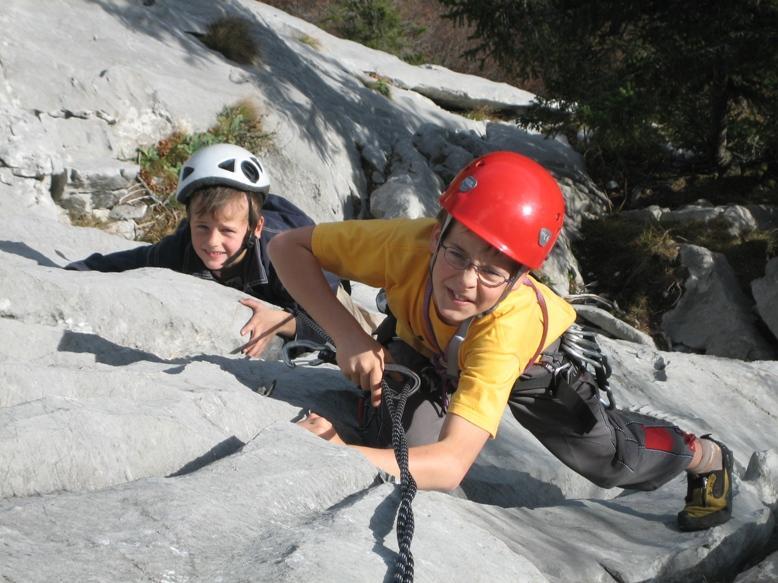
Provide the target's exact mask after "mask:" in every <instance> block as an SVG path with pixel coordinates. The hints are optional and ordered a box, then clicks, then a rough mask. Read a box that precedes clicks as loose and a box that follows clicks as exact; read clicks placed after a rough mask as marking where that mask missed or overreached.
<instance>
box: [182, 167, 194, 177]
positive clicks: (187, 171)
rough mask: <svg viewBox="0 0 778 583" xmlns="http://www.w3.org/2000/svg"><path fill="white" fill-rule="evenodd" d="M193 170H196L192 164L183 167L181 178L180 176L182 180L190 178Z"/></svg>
mask: <svg viewBox="0 0 778 583" xmlns="http://www.w3.org/2000/svg"><path fill="white" fill-rule="evenodd" d="M192 172H194V168H192V167H191V166H184V167H183V168H182V169H181V178H180V180H181V181H184V180H186V179H187V178H189V175H190V174H191V173H192Z"/></svg>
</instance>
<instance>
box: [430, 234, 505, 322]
mask: <svg viewBox="0 0 778 583" xmlns="http://www.w3.org/2000/svg"><path fill="white" fill-rule="evenodd" d="M439 236H440V226H437V227H435V230H434V231H433V236H432V240H431V242H430V249H431V250H432V251H433V252H434V250H435V247H436V245H437V239H438V237H439ZM443 245H444V246H443V247H441V248H440V250H439V252H438V256H437V259H436V260H435V265H434V266H433V268H432V298H433V301H434V303H435V307H436V309H437V311H438V316H440V318H441V319H442V320H443V321H444V322H445V323H447V324H450V325H457V324H459V323H461V322H463V321H465V320H467V319H468V318H471V317H473V316H475V315H477V314H480V313H483V312H485V311H487V310H488V309H490V308H492V307H493V306H494V305H495V303H496V302H497V301H498V300H499V299H500V297H501V296H502V294H503V292H504V291H505V286H506V285H507V284H506V283H502V284H500V285H496V286H487V285H484V284H483V282H481V281H479V273H478V271H477V270H476V267H475V266H474V265H472V263H474V264H475V265H476V266H477V269H478V270H482V271H489V272H490V273H492V274H495V273H496V274H500V275H503V276H504V277H505V278H509V277H510V276H511V275H512V274H513V273H515V272H516V270H517V269H518V266H517V265H516V263H515V262H514V261H513V260H512V259H510V258H509V257H508V256H506V255H503V254H502V253H500V252H499V251H497V249H495V248H494V247H492V246H491V245H489V244H488V243H487V242H486V241H484V240H483V239H481V238H480V237H479V236H478V235H476V234H475V233H473V232H472V231H469V230H468V229H466V228H465V227H464V226H462V225H461V224H460V223H457V222H456V221H454V222H453V223H452V224H451V227H450V228H449V229H448V233H447V234H446V238H445V241H444V244H443ZM447 253H448V254H450V255H451V257H452V258H454V259H461V260H463V261H464V262H465V263H466V264H467V265H466V266H465V268H464V269H457V268H456V267H453V266H452V265H451V264H450V261H449V259H448V258H446V257H445V255H446V254H447Z"/></svg>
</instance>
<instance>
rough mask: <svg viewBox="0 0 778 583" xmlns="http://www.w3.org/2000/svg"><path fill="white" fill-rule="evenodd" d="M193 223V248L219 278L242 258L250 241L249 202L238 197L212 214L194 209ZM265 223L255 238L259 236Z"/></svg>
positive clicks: (259, 227) (191, 220)
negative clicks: (246, 244) (224, 270)
mask: <svg viewBox="0 0 778 583" xmlns="http://www.w3.org/2000/svg"><path fill="white" fill-rule="evenodd" d="M193 210H194V212H193V213H192V217H191V219H190V222H189V230H190V232H191V236H192V246H193V247H194V250H195V253H197V256H198V257H199V258H200V260H201V261H202V262H203V264H204V265H205V267H206V268H207V269H208V270H210V271H212V272H214V275H216V276H217V277H218V276H219V274H220V272H221V270H222V269H224V268H225V267H227V266H229V264H231V263H233V262H234V261H235V260H236V259H238V258H239V255H240V253H241V252H242V251H243V245H244V243H245V241H246V233H247V231H248V228H249V223H248V202H247V201H246V197H245V196H242V197H240V198H237V197H236V198H235V199H233V200H231V201H230V202H228V203H227V204H225V205H224V206H223V207H221V208H218V209H216V210H215V211H214V212H213V213H212V214H205V213H202V214H197V212H196V210H197V209H196V208H195V209H193ZM261 230H262V221H261V220H260V223H259V224H258V225H257V229H256V230H255V235H256V236H259V233H260V232H261Z"/></svg>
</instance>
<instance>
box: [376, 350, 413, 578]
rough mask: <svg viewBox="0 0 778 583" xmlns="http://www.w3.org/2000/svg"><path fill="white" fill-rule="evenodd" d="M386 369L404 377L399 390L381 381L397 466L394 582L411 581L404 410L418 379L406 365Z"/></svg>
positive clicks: (410, 500) (409, 493) (410, 482)
mask: <svg viewBox="0 0 778 583" xmlns="http://www.w3.org/2000/svg"><path fill="white" fill-rule="evenodd" d="M384 370H385V371H388V372H397V373H401V374H403V375H404V376H405V377H407V379H409V380H406V381H405V382H404V383H403V385H402V388H401V389H400V391H399V392H398V391H396V390H395V389H394V388H393V387H391V386H390V383H388V382H387V380H386V376H384V379H383V380H382V381H381V394H382V399H383V402H384V404H385V405H386V408H387V409H388V410H389V415H390V416H391V419H392V449H393V450H394V458H395V460H397V465H398V466H399V467H400V505H399V506H398V508H397V521H396V523H397V548H398V556H397V561H396V562H395V564H394V576H393V579H392V580H393V581H396V582H397V583H413V553H411V541H412V540H413V530H414V519H413V508H412V507H411V504H412V503H413V498H414V497H415V496H416V490H417V487H416V480H414V479H413V476H412V475H411V472H410V470H409V468H408V442H407V440H406V438H405V430H404V429H403V423H402V419H403V411H405V404H406V403H407V402H408V397H410V396H411V395H412V394H413V393H415V392H416V391H417V390H418V388H419V385H420V384H421V380H420V379H419V376H418V375H417V374H416V373H414V372H413V371H412V370H410V369H409V368H406V367H404V366H400V365H396V364H387V365H386V366H385V367H384Z"/></svg>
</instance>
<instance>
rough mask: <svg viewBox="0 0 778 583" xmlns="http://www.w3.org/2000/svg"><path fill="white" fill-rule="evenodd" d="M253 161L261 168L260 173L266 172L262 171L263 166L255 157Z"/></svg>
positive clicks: (252, 158)
mask: <svg viewBox="0 0 778 583" xmlns="http://www.w3.org/2000/svg"><path fill="white" fill-rule="evenodd" d="M251 161H252V162H254V164H256V165H257V166H258V167H259V171H260V172H264V170H263V169H262V164H260V163H259V160H257V159H256V158H255V157H254V156H252V157H251Z"/></svg>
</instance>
